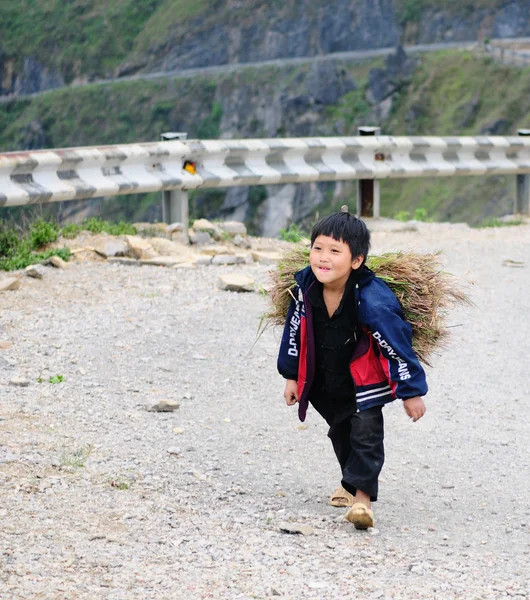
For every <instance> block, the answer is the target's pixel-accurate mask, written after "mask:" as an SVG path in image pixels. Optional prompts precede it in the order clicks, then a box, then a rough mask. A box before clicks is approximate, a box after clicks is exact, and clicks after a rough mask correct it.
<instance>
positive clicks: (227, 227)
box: [219, 221, 247, 236]
mask: <svg viewBox="0 0 530 600" xmlns="http://www.w3.org/2000/svg"><path fill="white" fill-rule="evenodd" d="M219 226H220V227H221V229H222V230H223V231H225V232H226V233H229V234H230V235H239V236H242V235H247V228H246V227H245V224H244V223H241V222H240V221H225V222H224V223H219Z"/></svg>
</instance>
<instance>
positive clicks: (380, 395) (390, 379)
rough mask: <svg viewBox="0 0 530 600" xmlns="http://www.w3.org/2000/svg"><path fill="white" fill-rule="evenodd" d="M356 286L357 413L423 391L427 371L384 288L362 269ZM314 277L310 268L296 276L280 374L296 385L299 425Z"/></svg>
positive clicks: (308, 364) (307, 381)
mask: <svg viewBox="0 0 530 600" xmlns="http://www.w3.org/2000/svg"><path fill="white" fill-rule="evenodd" d="M361 268H362V271H361V272H360V274H359V280H358V283H357V284H356V286H355V294H354V297H355V302H357V316H358V320H359V337H358V340H357V345H356V347H355V350H354V353H353V356H352V360H351V362H350V372H351V375H352V378H353V381H354V383H355V388H356V400H357V407H358V410H366V409H367V408H371V407H373V406H381V405H383V404H386V403H388V402H391V401H392V400H394V399H395V398H396V397H397V398H401V399H402V400H406V399H407V398H414V397H415V396H424V395H425V394H426V393H427V382H426V379H425V371H424V370H423V368H422V366H421V365H420V363H419V361H418V358H417V357H416V354H415V353H414V350H413V349H412V327H411V326H410V324H409V323H408V322H407V321H406V320H405V317H404V316H403V311H402V310H401V306H400V304H399V302H398V300H397V298H396V297H395V295H394V294H393V292H392V290H391V289H390V288H389V287H388V286H387V284H386V283H385V282H384V281H383V280H382V279H379V278H378V277H376V276H375V274H374V273H373V271H371V270H370V269H368V268H367V267H361ZM315 280H316V278H315V275H314V274H313V271H312V270H311V267H306V268H305V269H303V270H302V271H298V273H296V274H295V281H296V286H295V288H294V289H293V290H292V295H293V297H292V299H291V304H290V306H289V312H288V314H287V319H286V322H285V328H284V332H283V336H282V341H281V345H280V352H279V356H278V371H279V372H280V374H281V375H283V377H285V378H286V379H294V380H296V381H297V382H298V399H299V409H298V413H299V416H300V419H301V420H302V421H303V420H304V419H305V416H306V412H307V406H308V397H309V392H310V390H311V386H312V384H313V381H314V378H315V340H314V328H313V315H312V310H311V304H310V302H306V297H305V295H306V293H307V291H308V290H309V288H310V287H311V285H312V284H313V283H314V282H315Z"/></svg>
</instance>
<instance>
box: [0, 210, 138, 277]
mask: <svg viewBox="0 0 530 600" xmlns="http://www.w3.org/2000/svg"><path fill="white" fill-rule="evenodd" d="M81 231H90V232H91V233H102V232H106V233H109V234H110V235H124V234H127V235H135V234H136V233H137V232H136V228H135V227H134V226H133V225H131V224H129V223H124V222H120V223H117V224H115V223H109V222H108V221H103V220H101V219H97V218H90V219H86V220H85V221H83V222H82V223H80V224H70V225H65V226H63V227H61V226H60V225H59V224H58V223H57V222H56V221H55V220H53V219H50V220H45V219H43V218H37V219H35V220H32V221H30V222H28V223H27V224H26V225H25V226H22V227H21V226H17V225H15V224H13V223H8V222H6V221H1V220H0V270H4V271H15V270H17V269H25V268H26V267H27V266H29V265H33V264H36V263H42V262H44V261H46V260H48V259H49V258H51V257H52V256H59V257H60V258H62V259H63V260H68V259H69V257H70V255H71V252H70V249H69V248H68V247H67V246H64V247H63V248H50V249H45V250H42V248H43V247H44V246H46V245H48V244H52V243H54V242H56V241H57V239H58V238H59V236H60V235H62V236H63V237H64V238H67V239H71V238H74V237H75V236H76V235H78V234H79V233H80V232H81Z"/></svg>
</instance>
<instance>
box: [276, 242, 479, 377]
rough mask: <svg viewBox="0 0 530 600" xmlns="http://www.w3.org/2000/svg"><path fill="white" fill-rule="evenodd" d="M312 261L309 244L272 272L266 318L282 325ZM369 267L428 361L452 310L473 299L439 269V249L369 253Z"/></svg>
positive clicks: (418, 352) (442, 338)
mask: <svg viewBox="0 0 530 600" xmlns="http://www.w3.org/2000/svg"><path fill="white" fill-rule="evenodd" d="M308 264H309V248H296V249H294V250H292V251H291V252H289V253H288V254H286V256H285V258H284V259H283V260H282V261H280V263H279V265H278V270H277V271H274V272H272V274H271V278H272V285H271V287H270V288H269V292H268V294H269V297H270V301H271V310H270V311H269V312H268V313H267V314H266V315H265V321H266V322H267V323H270V324H272V325H283V324H284V323H285V318H286V316H287V311H288V308H289V302H290V299H291V289H292V288H293V287H294V285H295V281H294V274H295V273H296V272H297V271H300V270H301V269H303V268H304V267H306V266H307V265H308ZM367 266H368V267H369V268H370V269H372V271H374V273H375V274H376V275H377V277H380V278H381V279H383V280H384V281H385V282H386V284H387V285H388V286H389V287H390V289H391V290H392V291H393V292H394V294H395V295H396V297H397V299H398V300H399V303H400V304H401V307H402V309H403V313H404V315H405V318H406V319H407V320H408V322H409V323H410V324H411V325H412V345H413V347H414V351H415V352H416V355H417V356H418V358H419V359H420V360H421V361H422V362H424V363H425V364H427V365H429V364H430V363H429V359H430V357H431V356H432V354H433V353H434V352H437V351H440V350H442V349H443V348H444V345H445V342H446V341H447V336H448V330H447V327H446V324H445V320H446V316H447V313H448V310H449V309H450V308H451V307H453V306H455V305H456V304H471V302H470V300H469V298H468V296H467V294H465V293H464V292H463V291H462V290H460V289H459V288H458V285H457V281H456V278H455V277H454V276H453V275H451V274H450V273H447V272H445V271H442V270H441V269H440V254H439V253H437V254H417V253H413V252H407V253H404V252H389V253H387V254H382V255H380V256H371V257H369V258H368V261H367Z"/></svg>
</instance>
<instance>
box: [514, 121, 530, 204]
mask: <svg viewBox="0 0 530 600" xmlns="http://www.w3.org/2000/svg"><path fill="white" fill-rule="evenodd" d="M517 135H524V136H530V129H518V130H517ZM516 178H517V179H516V181H517V186H516V187H517V189H516V194H515V207H514V210H513V212H514V213H515V214H516V215H528V214H530V175H526V174H521V173H519V174H518V175H516Z"/></svg>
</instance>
